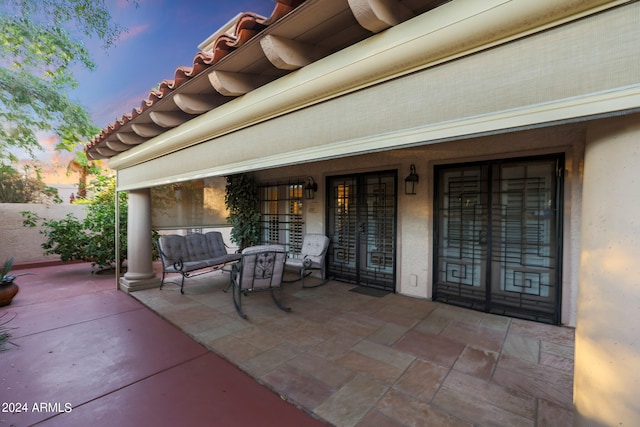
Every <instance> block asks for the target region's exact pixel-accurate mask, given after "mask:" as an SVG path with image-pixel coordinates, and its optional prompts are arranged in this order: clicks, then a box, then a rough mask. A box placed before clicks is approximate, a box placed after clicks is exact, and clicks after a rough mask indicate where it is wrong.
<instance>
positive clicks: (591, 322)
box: [574, 115, 640, 426]
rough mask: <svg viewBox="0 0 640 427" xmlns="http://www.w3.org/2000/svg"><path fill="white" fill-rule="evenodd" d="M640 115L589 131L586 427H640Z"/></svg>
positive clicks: (579, 361)
mask: <svg viewBox="0 0 640 427" xmlns="http://www.w3.org/2000/svg"><path fill="white" fill-rule="evenodd" d="M639 166H640V115H634V116H628V117H622V118H618V119H611V120H605V121H601V122H596V123H593V124H592V125H590V126H589V132H588V134H587V144H586V151H585V163H584V198H583V210H582V255H581V263H580V289H579V293H578V321H577V328H576V354H575V375H574V402H575V406H576V421H577V423H576V424H577V425H580V426H614V425H615V426H636V425H640V398H638V396H640V370H639V369H638V366H640V323H639V322H638V315H639V313H640V215H639V214H638V212H640V187H639V185H640V175H639V172H638V170H639V169H638V168H639Z"/></svg>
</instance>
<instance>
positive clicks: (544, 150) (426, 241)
mask: <svg viewBox="0 0 640 427" xmlns="http://www.w3.org/2000/svg"><path fill="white" fill-rule="evenodd" d="M585 132H586V125H585V124H572V125H565V126H555V127H549V128H543V129H536V130H529V131H521V132H512V133H507V134H498V135H492V136H485V137H481V138H472V139H467V140H460V141H453V142H448V143H443V144H437V145H431V144H426V145H423V146H419V147H413V148H409V149H403V150H393V151H386V152H380V153H372V154H367V155H362V156H353V157H346V158H341V159H333V160H330V161H321V162H316V163H308V164H304V165H298V166H292V167H288V168H281V169H270V170H265V171H260V172H257V173H256V175H257V177H258V178H259V179H260V180H264V181H275V180H278V179H281V180H283V181H286V180H288V179H289V178H290V177H294V176H307V175H311V176H312V177H313V178H314V180H315V181H316V182H317V183H318V192H317V193H316V196H315V199H314V200H313V201H309V200H305V201H304V209H305V231H306V232H319V233H324V232H326V230H325V224H326V221H325V217H326V211H325V200H326V188H325V178H326V177H328V176H332V175H342V174H352V173H360V172H370V171H380V170H390V169H396V170H397V171H398V230H397V232H398V236H397V245H398V246H397V249H398V254H397V260H398V265H397V272H396V273H397V274H396V276H397V282H396V290H397V292H399V293H402V294H404V295H408V296H414V297H418V298H431V297H432V287H433V283H432V278H433V271H432V257H433V253H432V248H433V204H432V200H433V197H434V191H433V170H434V166H435V165H437V164H447V163H460V162H472V161H480V160H489V159H501V158H507V157H526V156H532V155H543V154H551V153H564V154H565V170H566V173H565V186H564V224H563V228H564V236H563V264H564V265H563V274H562V287H563V291H562V323H563V324H565V325H569V326H575V319H576V316H575V296H576V294H577V288H578V277H577V271H578V264H579V255H580V249H579V245H580V234H579V233H580V214H581V209H580V206H581V191H582V190H581V188H582V176H581V167H580V165H581V164H582V153H583V151H584V139H585ZM412 163H413V164H415V165H416V168H417V173H418V175H419V176H420V182H419V183H418V192H417V195H415V196H409V195H405V194H404V191H403V189H404V178H405V177H406V176H407V175H408V174H409V165H411V164H412ZM412 275H414V276H415V277H416V278H417V281H412V279H411V276H412ZM413 283H415V286H413Z"/></svg>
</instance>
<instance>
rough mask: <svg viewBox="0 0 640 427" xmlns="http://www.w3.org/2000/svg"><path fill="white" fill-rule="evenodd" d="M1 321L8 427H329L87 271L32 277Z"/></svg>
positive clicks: (0, 376) (1, 387) (1, 415)
mask: <svg viewBox="0 0 640 427" xmlns="http://www.w3.org/2000/svg"><path fill="white" fill-rule="evenodd" d="M32 271H33V272H35V273H36V275H33V276H24V277H20V278H19V279H18V280H17V283H18V284H19V285H20V292H19V293H18V295H17V296H16V297H15V299H14V300H13V303H12V304H11V305H9V306H7V307H2V308H0V316H2V315H3V314H5V313H6V315H5V316H4V317H3V318H2V319H4V320H6V319H7V318H8V316H15V317H14V318H13V320H12V321H11V322H10V323H9V324H8V326H11V327H12V328H15V329H13V330H12V336H13V338H12V340H13V342H15V344H17V347H11V346H10V347H11V348H10V349H9V351H6V352H3V353H0V405H2V406H0V426H30V425H39V426H87V425H91V426H92V427H99V426H136V427H137V426H154V427H162V426H172V427H174V426H234V427H235V426H249V425H260V426H279V427H281V426H285V427H286V426H296V427H298V426H316V425H317V426H321V425H324V424H323V423H321V422H319V421H317V420H316V419H314V418H312V417H311V416H309V415H308V414H306V413H304V412H302V411H301V410H299V409H297V408H295V407H293V406H292V405H290V404H289V403H287V402H285V401H283V400H282V399H281V398H280V397H279V396H278V395H276V394H275V393H273V392H272V391H270V390H268V389H267V388H265V387H263V386H261V385H259V384H258V383H257V382H255V381H254V380H253V379H252V378H251V377H249V376H248V375H247V374H245V373H243V372H242V371H240V370H239V369H237V368H235V367H234V366H232V365H231V364H230V363H228V362H227V361H225V360H223V359H222V358H220V357H218V356H216V355H215V354H213V353H211V352H209V351H208V350H207V349H206V348H205V347H204V346H202V345H201V344H198V343H197V342H195V341H193V340H192V339H191V338H189V337H188V336H187V335H185V334H184V333H183V332H182V331H180V330H179V329H177V328H176V327H174V326H173V325H171V324H170V323H168V322H167V321H165V320H164V319H161V318H160V317H158V316H157V315H156V314H154V313H153V312H152V311H151V310H149V309H147V308H146V307H144V306H143V305H142V304H140V303H139V302H137V301H136V300H135V299H134V298H132V297H130V296H129V295H127V294H125V293H123V292H119V291H116V290H115V289H114V287H115V279H114V277H113V276H99V275H91V274H90V272H91V266H90V265H88V264H70V265H64V266H52V267H42V268H37V269H33V270H32Z"/></svg>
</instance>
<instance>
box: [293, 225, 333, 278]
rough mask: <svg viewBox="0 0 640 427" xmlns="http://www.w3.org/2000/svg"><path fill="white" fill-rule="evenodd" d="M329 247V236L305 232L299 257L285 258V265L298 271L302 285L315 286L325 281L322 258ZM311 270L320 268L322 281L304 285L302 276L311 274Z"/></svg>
mask: <svg viewBox="0 0 640 427" xmlns="http://www.w3.org/2000/svg"><path fill="white" fill-rule="evenodd" d="M327 249H329V238H328V237H327V236H325V235H324V234H314V233H309V234H305V236H304V239H303V240H302V249H301V250H300V255H301V257H300V258H289V259H287V263H286V266H287V267H288V268H292V269H296V270H299V271H300V280H301V281H302V287H303V288H305V287H308V288H315V287H316V286H321V285H323V284H324V283H326V280H325V268H324V259H325V256H326V254H327ZM311 270H320V275H321V277H322V280H323V282H322V283H320V284H319V285H315V286H305V285H304V278H305V277H306V276H308V275H310V274H311Z"/></svg>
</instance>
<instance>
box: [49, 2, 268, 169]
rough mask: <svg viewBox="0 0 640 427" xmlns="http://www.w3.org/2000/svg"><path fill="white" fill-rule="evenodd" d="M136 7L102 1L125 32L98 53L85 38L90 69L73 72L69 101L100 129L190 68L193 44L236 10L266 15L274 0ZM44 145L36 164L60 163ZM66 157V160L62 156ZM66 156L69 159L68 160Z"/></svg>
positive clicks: (96, 45) (97, 47)
mask: <svg viewBox="0 0 640 427" xmlns="http://www.w3.org/2000/svg"><path fill="white" fill-rule="evenodd" d="M138 3H139V6H138V7H137V8H136V7H135V6H134V5H133V4H132V3H131V2H127V1H126V0H107V5H109V7H110V9H111V14H112V17H113V19H114V21H116V22H117V23H118V24H120V25H122V26H124V27H126V28H128V32H127V33H124V34H122V36H121V38H120V41H119V42H118V43H117V45H116V46H114V47H112V48H111V49H109V50H108V51H104V49H103V48H102V47H101V44H100V42H98V41H92V40H89V41H87V42H86V45H87V47H88V48H89V49H90V50H91V53H92V58H93V60H94V61H95V63H96V68H95V69H94V70H92V71H89V70H79V71H78V72H77V73H76V74H75V76H76V79H77V80H78V82H79V84H78V87H77V88H76V89H75V90H74V91H73V92H72V93H71V98H72V99H74V100H75V101H77V102H79V103H80V104H82V105H83V106H84V107H85V108H87V110H88V111H89V113H90V115H91V118H92V119H93V123H94V124H95V125H96V126H98V127H100V128H104V127H105V126H107V125H109V124H110V123H113V122H114V121H115V120H116V119H117V118H120V117H122V115H123V114H125V113H130V112H131V110H132V109H133V108H134V107H139V106H140V104H141V102H142V100H144V99H146V98H147V96H148V95H149V92H150V91H151V89H152V88H153V87H155V86H157V85H158V83H160V82H162V80H165V79H173V76H174V72H175V70H176V68H178V67H179V66H181V65H185V66H191V65H192V64H193V57H194V56H195V54H196V53H197V52H198V45H199V44H200V43H201V42H202V41H204V40H205V39H206V38H207V37H209V36H210V35H211V34H213V33H214V32H215V31H217V30H218V29H219V28H220V27H221V26H223V25H224V24H226V23H227V22H228V21H229V20H231V19H232V18H233V17H235V16H236V15H237V14H238V13H240V12H255V13H258V14H261V15H263V16H270V15H271V12H272V11H273V9H274V7H275V2H274V0H209V1H205V0H200V1H197V0H182V1H175V0H139V2H138ZM41 142H42V143H43V145H45V146H47V149H48V152H47V153H43V155H42V156H41V159H42V160H45V161H48V162H54V163H58V162H62V163H64V161H65V159H58V154H59V153H53V152H52V151H51V148H52V147H53V146H55V143H56V138H54V137H47V136H46V135H42V138H41ZM64 157H69V156H66V155H65V156H64ZM70 157H71V158H72V157H73V156H70Z"/></svg>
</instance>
